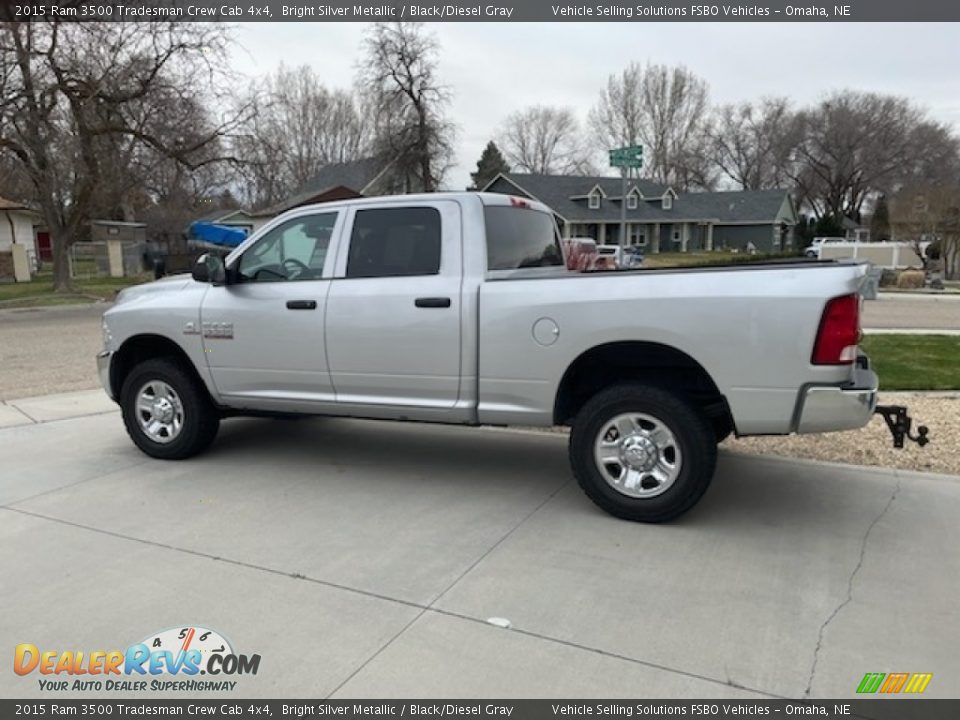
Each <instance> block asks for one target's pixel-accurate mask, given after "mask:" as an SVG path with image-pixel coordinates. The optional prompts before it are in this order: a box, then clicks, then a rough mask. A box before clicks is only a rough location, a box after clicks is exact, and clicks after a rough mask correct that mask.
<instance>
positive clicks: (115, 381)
mask: <svg viewBox="0 0 960 720" xmlns="http://www.w3.org/2000/svg"><path fill="white" fill-rule="evenodd" d="M161 357H172V358H174V359H176V360H177V362H178V363H179V364H180V365H181V366H182V367H183V368H184V369H185V370H186V371H187V372H188V373H190V375H191V376H192V377H193V378H194V380H196V381H197V382H198V383H199V387H202V388H203V389H204V391H205V392H206V393H207V396H208V397H210V398H211V401H212V397H213V396H212V394H211V392H210V388H209V387H207V383H206V381H205V380H204V378H203V377H202V376H201V374H200V373H199V372H198V371H197V368H196V366H195V365H194V364H193V360H191V359H190V356H189V355H188V354H187V352H186V350H184V349H183V347H181V346H180V345H179V344H178V343H177V342H176V341H174V340H171V339H170V338H168V337H166V336H165V335H157V334H153V333H142V334H139V335H133V336H131V337H129V338H127V339H126V340H124V341H123V344H121V345H120V348H119V349H118V350H117V351H116V352H115V353H114V355H113V360H112V361H111V363H110V391H111V393H112V395H113V397H116V398H119V397H120V390H121V388H123V382H124V380H126V378H127V376H128V375H129V374H130V371H131V370H133V368H135V367H136V366H137V365H139V364H140V363H141V362H143V361H145V360H152V359H155V358H161Z"/></svg>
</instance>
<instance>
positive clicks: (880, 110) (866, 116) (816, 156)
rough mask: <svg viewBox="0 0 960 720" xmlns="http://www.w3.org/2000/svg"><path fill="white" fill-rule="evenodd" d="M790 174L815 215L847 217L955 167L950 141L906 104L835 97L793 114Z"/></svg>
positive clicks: (865, 96)
mask: <svg viewBox="0 0 960 720" xmlns="http://www.w3.org/2000/svg"><path fill="white" fill-rule="evenodd" d="M798 122H799V129H800V133H801V138H800V141H799V142H798V143H797V145H796V147H795V150H794V157H793V163H792V164H791V167H792V169H791V175H792V178H793V180H794V181H795V183H796V186H797V188H798V191H799V194H800V197H801V201H803V202H805V203H806V204H807V205H808V206H809V207H810V208H811V209H812V211H813V213H814V214H815V215H816V216H817V217H818V218H821V217H825V216H832V217H834V218H843V217H854V216H856V215H857V214H858V213H860V212H861V211H862V209H863V206H864V203H865V202H866V201H867V200H868V199H869V198H871V197H873V196H874V195H876V193H880V192H893V191H896V190H897V188H898V187H901V186H902V185H903V184H904V183H906V182H908V181H915V179H916V178H923V177H927V176H940V175H942V174H943V167H948V168H949V167H954V168H955V167H957V162H958V161H957V157H958V149H957V141H956V139H955V138H954V137H953V136H952V135H951V133H950V132H949V131H947V130H946V129H945V128H943V127H942V126H939V125H937V124H936V123H932V122H930V121H929V120H928V119H927V118H926V116H925V113H923V112H922V111H921V110H919V109H918V108H917V107H915V106H914V105H912V104H911V103H910V102H909V101H908V100H907V99H905V98H901V97H895V96H890V95H878V94H876V93H862V92H853V91H842V92H836V93H833V94H832V95H829V96H828V97H826V98H825V99H824V100H823V101H821V102H820V103H819V104H818V105H817V106H815V107H813V108H811V109H808V110H804V111H802V112H801V113H799V115H798Z"/></svg>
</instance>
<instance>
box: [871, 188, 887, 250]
mask: <svg viewBox="0 0 960 720" xmlns="http://www.w3.org/2000/svg"><path fill="white" fill-rule="evenodd" d="M870 239H871V240H874V241H884V240H889V239H890V207H889V205H888V204H887V196H886V195H880V196H879V197H878V198H877V202H876V203H875V204H874V206H873V215H872V216H871V218H870Z"/></svg>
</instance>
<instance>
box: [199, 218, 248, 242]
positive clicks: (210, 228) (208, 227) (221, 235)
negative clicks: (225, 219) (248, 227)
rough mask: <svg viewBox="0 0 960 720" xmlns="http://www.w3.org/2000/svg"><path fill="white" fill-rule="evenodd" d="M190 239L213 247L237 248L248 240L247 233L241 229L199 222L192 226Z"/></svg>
mask: <svg viewBox="0 0 960 720" xmlns="http://www.w3.org/2000/svg"><path fill="white" fill-rule="evenodd" d="M190 237H191V238H193V239H194V240H198V241H200V242H203V243H209V244H211V245H218V246H220V247H228V248H235V247H237V246H238V245H239V244H240V243H242V242H243V241H244V240H246V239H247V233H246V231H245V230H241V229H240V228H235V227H229V226H227V225H216V224H214V223H208V222H200V221H197V222H195V223H192V224H191V225H190Z"/></svg>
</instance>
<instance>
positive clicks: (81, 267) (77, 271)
mask: <svg viewBox="0 0 960 720" xmlns="http://www.w3.org/2000/svg"><path fill="white" fill-rule="evenodd" d="M69 258H70V277H72V278H74V279H76V280H89V279H91V278H97V277H107V276H109V275H110V262H109V259H108V258H107V244H106V243H105V242H83V243H74V244H73V245H71V246H70V254H69Z"/></svg>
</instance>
